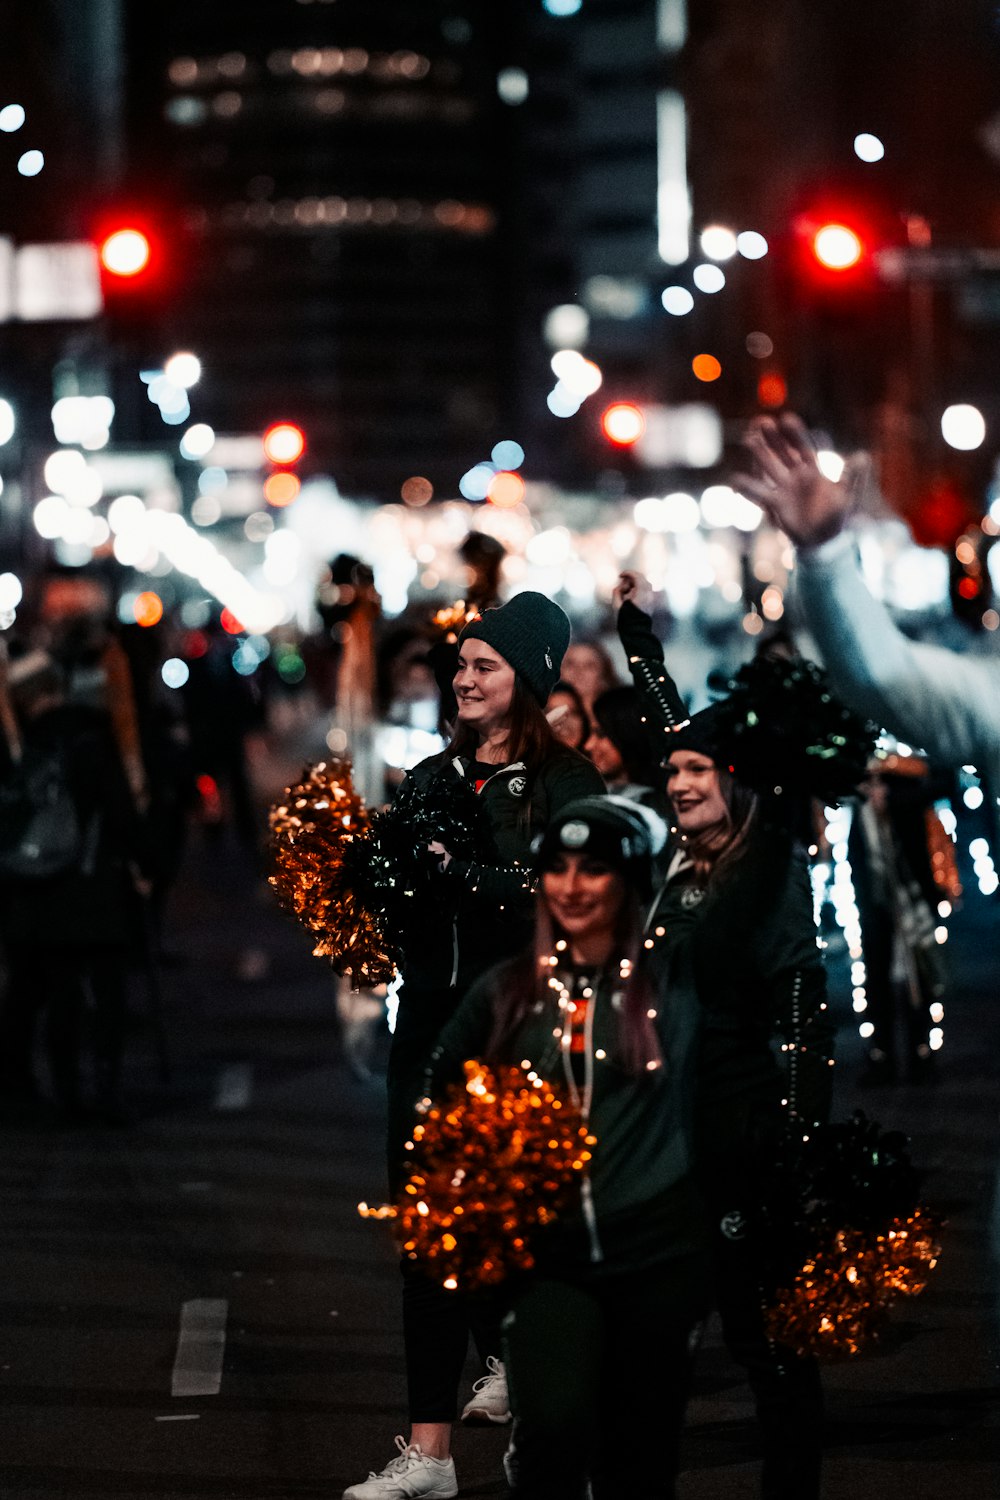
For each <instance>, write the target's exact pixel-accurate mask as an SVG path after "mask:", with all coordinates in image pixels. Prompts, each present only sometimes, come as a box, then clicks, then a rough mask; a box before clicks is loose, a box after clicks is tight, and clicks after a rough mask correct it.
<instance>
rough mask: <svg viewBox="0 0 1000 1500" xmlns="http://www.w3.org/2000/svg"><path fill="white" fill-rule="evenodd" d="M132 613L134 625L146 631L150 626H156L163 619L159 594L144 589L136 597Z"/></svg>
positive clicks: (161, 601)
mask: <svg viewBox="0 0 1000 1500" xmlns="http://www.w3.org/2000/svg"><path fill="white" fill-rule="evenodd" d="M132 611H133V613H134V615H135V623H136V624H137V625H142V626H144V627H145V628H146V629H147V630H148V629H149V628H150V626H152V625H158V624H159V623H160V621H161V620H162V619H163V600H162V599H161V598H160V596H159V594H154V593H153V591H152V589H144V590H143V592H142V593H141V594H137V595H136V599H135V604H134V605H133V606H132Z"/></svg>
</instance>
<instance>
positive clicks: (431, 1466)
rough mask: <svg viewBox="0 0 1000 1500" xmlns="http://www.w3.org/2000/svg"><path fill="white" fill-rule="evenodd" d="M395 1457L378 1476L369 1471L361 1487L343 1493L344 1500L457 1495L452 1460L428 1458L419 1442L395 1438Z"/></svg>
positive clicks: (439, 1498)
mask: <svg viewBox="0 0 1000 1500" xmlns="http://www.w3.org/2000/svg"><path fill="white" fill-rule="evenodd" d="M396 1447H397V1448H398V1449H399V1455H398V1457H396V1458H394V1459H392V1460H391V1462H390V1463H387V1464H386V1466H385V1468H384V1469H383V1470H382V1472H381V1474H376V1473H375V1472H374V1471H372V1473H371V1474H369V1475H368V1478H367V1479H365V1480H364V1481H363V1482H362V1483H361V1484H352V1485H351V1486H350V1488H349V1489H346V1490H345V1491H344V1500H411V1497H413V1496H417V1495H429V1496H431V1497H432V1500H451V1497H452V1496H453V1495H457V1494H458V1482H457V1480H456V1479H455V1460H454V1459H453V1458H431V1457H430V1455H429V1454H426V1453H422V1452H421V1450H420V1444H419V1443H407V1441H406V1439H405V1438H402V1437H397V1439H396Z"/></svg>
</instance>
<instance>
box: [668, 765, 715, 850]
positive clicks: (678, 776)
mask: <svg viewBox="0 0 1000 1500" xmlns="http://www.w3.org/2000/svg"><path fill="white" fill-rule="evenodd" d="M667 795H668V797H669V798H670V801H671V804H672V806H673V809H674V817H675V818H676V819H677V825H678V827H679V828H680V830H681V832H682V833H688V834H697V833H706V832H707V831H708V830H709V829H710V828H717V827H720V826H723V825H725V824H727V823H728V822H729V808H728V807H727V806H726V799H725V797H724V796H723V794H722V782H721V779H720V776H719V768H718V766H717V765H716V764H715V762H714V761H713V760H710V759H709V757H708V756H707V755H702V754H701V753H700V752H699V751H697V750H675V751H674V753H673V754H672V755H671V757H670V759H669V760H668V762H667Z"/></svg>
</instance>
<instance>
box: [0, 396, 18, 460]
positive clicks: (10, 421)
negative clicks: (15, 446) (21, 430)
mask: <svg viewBox="0 0 1000 1500" xmlns="http://www.w3.org/2000/svg"><path fill="white" fill-rule="evenodd" d="M16 431H17V418H16V417H15V415H14V408H13V407H12V406H11V404H10V402H9V401H5V400H4V399H3V398H2V397H0V448H2V447H3V446H4V444H5V443H9V442H10V440H11V438H12V437H13V436H14V433H15V432H16Z"/></svg>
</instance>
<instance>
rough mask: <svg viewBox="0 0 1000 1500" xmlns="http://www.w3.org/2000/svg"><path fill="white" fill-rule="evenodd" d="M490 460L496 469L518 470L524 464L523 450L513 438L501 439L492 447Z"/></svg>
mask: <svg viewBox="0 0 1000 1500" xmlns="http://www.w3.org/2000/svg"><path fill="white" fill-rule="evenodd" d="M490 458H491V459H492V460H493V462H494V463H495V464H496V466H497V468H498V469H519V468H520V467H521V465H522V464H523V463H524V449H523V448H522V447H521V444H520V443H515V442H514V440H513V438H503V439H502V440H501V441H500V442H499V443H497V444H496V445H495V446H494V449H493V452H492V453H491V454H490Z"/></svg>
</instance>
